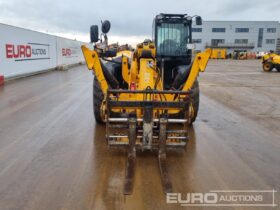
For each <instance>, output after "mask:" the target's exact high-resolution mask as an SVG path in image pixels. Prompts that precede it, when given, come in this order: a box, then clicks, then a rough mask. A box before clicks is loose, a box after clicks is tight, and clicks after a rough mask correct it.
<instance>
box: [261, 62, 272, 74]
mask: <svg viewBox="0 0 280 210" xmlns="http://www.w3.org/2000/svg"><path fill="white" fill-rule="evenodd" d="M272 69H273V64H272V63H271V62H264V63H263V70H264V71H265V72H270V71H272Z"/></svg>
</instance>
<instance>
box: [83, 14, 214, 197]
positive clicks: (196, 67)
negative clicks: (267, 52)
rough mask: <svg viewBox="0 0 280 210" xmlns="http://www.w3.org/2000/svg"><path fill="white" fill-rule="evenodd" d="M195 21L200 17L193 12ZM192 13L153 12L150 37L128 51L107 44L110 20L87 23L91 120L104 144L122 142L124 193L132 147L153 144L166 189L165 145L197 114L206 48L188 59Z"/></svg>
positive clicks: (128, 189)
mask: <svg viewBox="0 0 280 210" xmlns="http://www.w3.org/2000/svg"><path fill="white" fill-rule="evenodd" d="M195 17H196V18H195V22H196V24H197V25H201V24H202V20H201V17H199V16H195ZM192 19H193V17H191V16H189V15H186V14H179V15H178V14H159V15H157V16H156V17H155V19H154V23H153V41H151V40H145V41H144V42H143V43H140V44H138V45H137V47H136V49H135V50H134V51H123V52H119V53H118V54H116V50H115V49H109V48H108V39H107V35H106V34H107V33H108V31H109V29H110V22H109V21H104V22H103V23H102V33H101V35H100V36H99V33H98V26H96V25H94V26H91V42H93V43H97V42H98V43H97V44H95V45H94V48H93V50H90V49H88V48H87V47H86V46H82V51H83V54H84V57H85V60H86V63H87V67H88V69H89V70H92V71H93V73H94V81H93V104H94V107H93V109H94V115H95V119H96V122H98V123H106V140H107V143H108V145H109V146H110V147H113V146H116V147H117V146H119V147H121V146H122V147H127V148H128V159H127V168H126V176H125V183H124V194H131V193H132V189H133V177H134V165H135V159H136V150H142V151H143V150H157V151H158V160H159V166H160V172H161V177H162V183H163V188H164V191H165V192H166V193H167V192H171V191H172V185H171V182H170V180H169V176H168V172H167V165H166V149H167V148H180V147H181V148H185V146H186V143H187V140H188V126H189V125H190V124H192V123H193V122H194V121H195V119H196V116H197V112H198V108H199V86H198V81H197V77H198V74H199V72H200V71H204V70H205V68H206V65H207V62H208V59H209V57H210V54H211V50H210V49H207V50H206V51H205V52H203V53H198V54H197V55H196V56H195V58H194V59H192V49H193V44H192Z"/></svg>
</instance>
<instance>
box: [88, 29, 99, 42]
mask: <svg viewBox="0 0 280 210" xmlns="http://www.w3.org/2000/svg"><path fill="white" fill-rule="evenodd" d="M98 40H99V33H98V26H97V25H93V26H91V27H90V42H94V43H95V42H98Z"/></svg>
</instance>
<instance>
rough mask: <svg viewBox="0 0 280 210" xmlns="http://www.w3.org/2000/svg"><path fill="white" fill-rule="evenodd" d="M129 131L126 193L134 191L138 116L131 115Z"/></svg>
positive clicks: (129, 193)
mask: <svg viewBox="0 0 280 210" xmlns="http://www.w3.org/2000/svg"><path fill="white" fill-rule="evenodd" d="M128 124H129V131H128V140H129V148H128V157H127V165H126V173H125V182H124V194H125V195H131V194H132V191H133V178H134V168H135V159H136V148H135V141H136V117H130V118H129V119H128Z"/></svg>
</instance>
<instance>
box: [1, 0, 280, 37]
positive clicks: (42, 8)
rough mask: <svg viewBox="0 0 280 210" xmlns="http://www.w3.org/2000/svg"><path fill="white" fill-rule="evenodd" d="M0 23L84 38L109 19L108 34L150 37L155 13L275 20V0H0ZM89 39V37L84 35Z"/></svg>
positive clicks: (213, 17) (279, 6)
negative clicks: (92, 27) (267, 1)
mask: <svg viewBox="0 0 280 210" xmlns="http://www.w3.org/2000/svg"><path fill="white" fill-rule="evenodd" d="M0 8H1V11H0V22H2V23H6V24H11V25H16V26H19V27H24V28H30V29H33V30H39V31H43V32H48V33H52V34H67V36H71V37H84V38H85V37H86V35H87V34H88V31H89V27H90V25H92V24H100V21H101V20H105V19H108V20H110V21H111V25H112V27H111V31H110V34H109V35H110V36H112V37H119V38H121V37H122V40H124V41H125V39H129V40H132V39H133V40H135V37H139V39H140V37H141V38H142V37H151V34H152V22H153V18H154V16H155V15H156V14H158V13H190V14H191V15H195V14H198V15H201V16H202V17H203V19H205V20H278V10H279V9H280V3H279V2H278V1H274V2H270V3H269V4H265V3H264V2H263V1H262V0H247V1H244V0H235V1H232V0H224V1H220V0H212V1H207V0H200V1H196V0H188V1H187V0H172V1H170V0H169V1H163V0H153V1H152V0H142V1H131V0H118V1H116V0H103V1H92V0H78V1H77V0H68V1H57V0H40V1H38V0H9V1H6V0H0ZM87 40H88V38H87Z"/></svg>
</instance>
